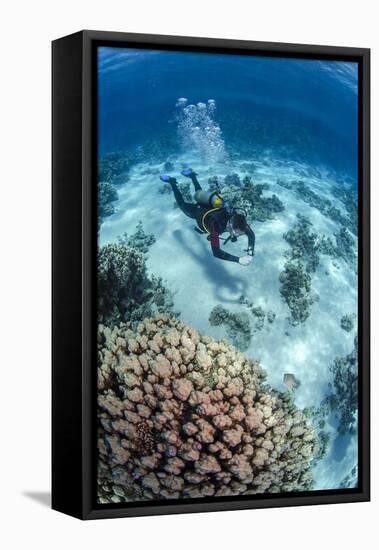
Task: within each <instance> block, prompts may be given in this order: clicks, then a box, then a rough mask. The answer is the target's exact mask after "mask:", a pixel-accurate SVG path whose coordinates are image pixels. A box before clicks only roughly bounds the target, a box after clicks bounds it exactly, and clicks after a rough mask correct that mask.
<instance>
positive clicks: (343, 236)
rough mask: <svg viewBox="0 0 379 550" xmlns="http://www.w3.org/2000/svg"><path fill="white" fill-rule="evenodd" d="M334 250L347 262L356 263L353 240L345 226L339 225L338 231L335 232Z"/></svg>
mask: <svg viewBox="0 0 379 550" xmlns="http://www.w3.org/2000/svg"><path fill="white" fill-rule="evenodd" d="M335 238H336V251H337V253H338V256H339V257H341V258H343V259H344V260H345V261H346V262H347V263H350V264H355V263H356V251H355V240H354V239H353V237H352V236H351V235H350V233H349V232H348V231H347V229H346V228H345V227H341V229H340V230H339V232H338V233H335Z"/></svg>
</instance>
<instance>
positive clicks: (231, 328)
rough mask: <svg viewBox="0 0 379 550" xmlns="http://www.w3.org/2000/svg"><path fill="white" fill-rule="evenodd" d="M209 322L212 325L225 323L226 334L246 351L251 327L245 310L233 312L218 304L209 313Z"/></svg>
mask: <svg viewBox="0 0 379 550" xmlns="http://www.w3.org/2000/svg"><path fill="white" fill-rule="evenodd" d="M209 323H210V324H211V325H212V326H219V325H225V327H226V334H227V335H228V337H229V338H230V341H231V342H232V344H233V345H234V346H236V348H238V349H240V350H241V351H244V350H246V349H247V348H248V347H249V345H250V341H251V327H250V320H249V316H248V315H247V313H245V312H244V311H241V312H239V313H232V312H231V311H228V310H227V309H226V308H224V307H223V306H222V305H217V306H215V307H214V308H213V309H212V311H211V312H210V314H209Z"/></svg>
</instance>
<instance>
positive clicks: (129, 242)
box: [117, 221, 155, 254]
mask: <svg viewBox="0 0 379 550" xmlns="http://www.w3.org/2000/svg"><path fill="white" fill-rule="evenodd" d="M117 240H118V243H119V244H121V245H124V246H129V247H132V248H135V249H136V250H139V251H140V252H142V254H146V253H147V252H148V250H149V247H150V246H151V245H152V244H154V243H155V237H154V235H153V234H152V233H149V234H147V233H145V231H144V230H143V226H142V221H139V222H138V224H137V226H136V231H135V233H133V235H131V236H130V237H128V234H127V233H124V234H123V235H122V236H121V237H118V239H117Z"/></svg>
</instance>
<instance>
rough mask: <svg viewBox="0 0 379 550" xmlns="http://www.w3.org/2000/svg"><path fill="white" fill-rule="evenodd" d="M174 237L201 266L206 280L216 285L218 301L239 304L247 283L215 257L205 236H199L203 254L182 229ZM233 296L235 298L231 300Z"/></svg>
mask: <svg viewBox="0 0 379 550" xmlns="http://www.w3.org/2000/svg"><path fill="white" fill-rule="evenodd" d="M173 236H174V237H175V239H176V240H177V241H178V242H179V243H180V245H181V247H182V248H183V249H184V250H185V251H186V252H188V253H189V254H190V255H191V256H192V257H193V258H194V260H196V261H197V262H198V264H199V265H201V267H202V268H203V271H204V275H205V276H206V278H207V279H208V280H209V281H211V282H212V283H214V285H213V287H214V296H215V299H216V300H217V301H219V302H221V303H237V302H238V300H239V298H240V296H241V295H242V294H243V295H244V294H246V290H247V284H246V281H245V280H244V279H243V278H242V277H239V276H238V275H232V274H230V273H229V272H228V271H227V269H225V267H224V266H223V260H219V259H216V258H214V257H213V255H212V250H211V247H210V244H209V243H208V241H207V240H206V237H205V236H200V235H199V239H200V243H201V247H202V251H201V253H198V252H196V251H195V250H193V248H191V247H190V246H189V245H188V242H187V241H186V239H185V238H184V237H183V232H182V231H181V230H180V229H177V230H175V231H174V232H173ZM231 294H232V295H233V296H235V297H233V298H231V297H230V296H231Z"/></svg>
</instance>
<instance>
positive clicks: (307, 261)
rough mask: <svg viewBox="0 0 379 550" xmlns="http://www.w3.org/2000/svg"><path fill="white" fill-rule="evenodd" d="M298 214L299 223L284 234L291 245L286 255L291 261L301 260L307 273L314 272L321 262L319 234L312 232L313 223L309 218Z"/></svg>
mask: <svg viewBox="0 0 379 550" xmlns="http://www.w3.org/2000/svg"><path fill="white" fill-rule="evenodd" d="M296 216H297V219H298V221H297V223H296V224H295V225H294V227H293V228H292V229H290V230H289V231H287V233H285V234H284V235H283V239H284V240H285V241H287V243H288V244H289V245H290V246H291V250H290V251H288V252H287V254H286V257H287V258H288V259H289V260H290V261H295V260H298V261H301V262H302V263H303V264H304V266H305V269H306V271H307V273H313V272H315V271H316V268H317V266H318V265H319V263H320V256H319V254H318V238H317V234H316V233H313V232H311V230H310V228H311V226H312V223H311V222H310V221H309V220H308V218H306V217H305V216H302V215H301V214H297V215H296Z"/></svg>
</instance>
